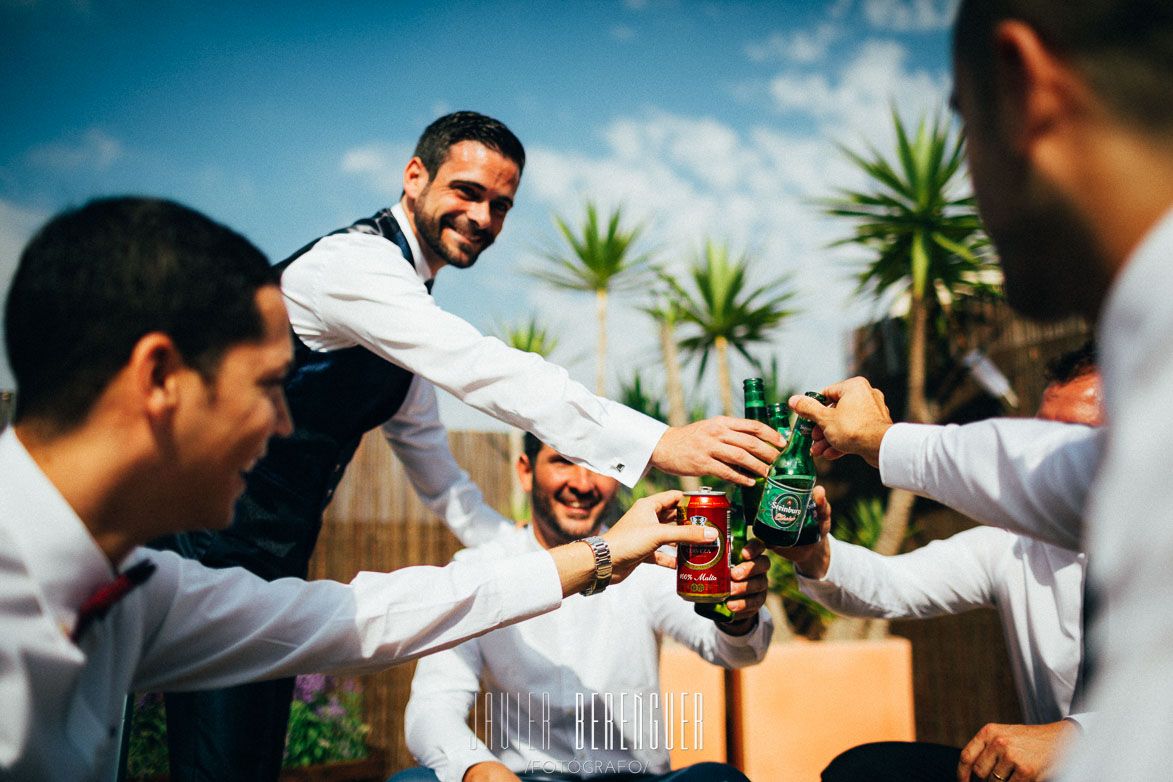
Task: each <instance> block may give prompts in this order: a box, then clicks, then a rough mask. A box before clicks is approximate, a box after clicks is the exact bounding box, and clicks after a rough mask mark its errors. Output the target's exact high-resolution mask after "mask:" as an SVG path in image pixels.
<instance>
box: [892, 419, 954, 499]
mask: <svg viewBox="0 0 1173 782" xmlns="http://www.w3.org/2000/svg"><path fill="white" fill-rule="evenodd" d="M940 428H941V427H939V426H931V425H927V424H906V423H901V424H893V425H892V426H890V427H889V428H888V431H887V432H885V433H884V439H883V440H881V441H880V480H881V481H883V483H884V485H885V486H887V487H888V488H890V489H907V490H909V491H912V492H919V491H921V489H922V487H923V485H924V471H923V470H922V469H921V467H922V466H923V464H924V459H923V458H922V457H923V456H924V454H925V449H926V448H927V445H926V444H927V442H928V439H929V438H930V437H931V436H932V435H933V433H934V432H936V431H940Z"/></svg>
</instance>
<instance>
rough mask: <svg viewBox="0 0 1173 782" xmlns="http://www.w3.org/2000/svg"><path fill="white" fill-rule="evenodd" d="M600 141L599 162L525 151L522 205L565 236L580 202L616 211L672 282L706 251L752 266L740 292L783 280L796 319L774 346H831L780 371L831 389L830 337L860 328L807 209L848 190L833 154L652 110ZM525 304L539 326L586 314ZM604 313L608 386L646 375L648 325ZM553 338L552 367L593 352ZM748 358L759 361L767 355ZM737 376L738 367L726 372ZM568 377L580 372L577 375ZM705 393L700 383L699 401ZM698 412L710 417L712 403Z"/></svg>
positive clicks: (609, 129)
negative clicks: (556, 353) (709, 244)
mask: <svg viewBox="0 0 1173 782" xmlns="http://www.w3.org/2000/svg"><path fill="white" fill-rule="evenodd" d="M601 135H602V137H603V139H604V142H605V151H604V152H603V153H602V154H599V155H593V156H592V155H585V154H583V153H581V152H577V151H564V150H558V149H552V148H549V147H533V148H531V150H530V155H529V158H528V159H529V163H528V164H527V166H526V177H527V181H526V188H527V190H526V198H527V200H529V199H536V200H537V201H538V202H539V210H540V209H541V208H547V209H549V210H551V211H554V212H557V213H559V214H561V215H562V216H563V217H564V218H566V219H568V220H569V221H570V222H571V224H572V225H577V224H578V221H579V220H580V219H581V204H582V203H583V202H584V201H585V200H587V199H590V200H593V201H595V202H596V203H598V204H599V206H600V208H601V209H603V210H610V209H611V208H613V207H615V206H622V207H623V209H624V215H625V219H626V220H629V221H630V222H631V223H636V222H642V223H644V224H645V225H646V232H645V235H644V238H643V243H644V246H645V247H654V248H656V251H657V254H656V257H657V260H659V261H661V262H663V263H666V265H667V266H668V267H669V269H670V270H671V271H672V272H674V273H676V274H678V275H682V274H683V273H684V271H685V270H686V269H687V267H688V265H689V262H690V260H691V259H692V258H693V257H694V255H695V253H696V252H697V251H698V250H699V249H700V248H701V247H702V246H703V243H704V241H705V240H706V239H712V240H714V241H716V242H720V243H725V244H727V245H728V246H729V248H730V250H731V251H732V252H733V253H735V254H739V253H742V252H747V253H749V254H750V255H751V256H752V257H753V258H755V259H756V261H757V263H756V265H755V266H753V267H751V284H752V285H759V284H762V283H764V282H766V281H768V280H770V279H773V278H775V277H777V276H779V275H782V274H787V273H790V274H793V275H794V279H795V284H796V287H797V288H798V296H797V297H796V299H795V300H794V302H793V303H794V306H795V307H798V308H801V309H803V310H804V313H803V314H802V315H800V316H796V317H795V318H794V319H793V321H792V322H791V323H790V324H789V325H788V326H787V327H786V328H785V330H784V332H782V333H780V334H779V336H778V340H777V344H778V345H804V344H805V345H820V346H823V345H828V341H831V342H833V344H832V345H831V346H830V348H829V349H822V348H820V350H818V351H815V353H813V354H810V355H807V354H806V353H803V354H802V359H801V360H798V359H796V358H795V357H794V356H793V351H788V350H780V351H779V353H778V356H779V360H780V363H781V365H782V366H784V367H787V366H788V367H789V370H788V371H789V373H790V377H791V378H792V382H795V383H796V384H799V385H804V386H808V385H809V386H810V387H814V386H816V385H818V384H820V383H823V384H825V383H829V382H833V381H835V380H839V379H841V374H842V373H843V372H845V371H846V359H845V356H844V353H843V351H842V350H841V349H840V348H842V346H843V345H845V344H846V338H845V337H843V336H842V335H841V334H839V333H838V332H840V331H842V330H844V329H847V328H850V327H852V326H854V325H856V324H857V323H858V322H859V321H860V319H861V317H860V316H859V315H858V314H856V313H855V311H854V310H849V308H848V306H847V300H848V297H849V293H850V291H851V289H852V283H851V281H850V280H849V279H848V277H849V271H850V270H849V269H848V268H847V267H845V266H844V265H843V264H842V256H843V253H842V252H841V251H838V250H836V251H830V250H828V249H827V245H828V244H829V243H830V241H832V240H833V239H834V238H837V237H838V236H839V235H841V234H842V232H843V228H842V226H840V225H837V224H835V223H833V222H832V221H831V220H830V219H829V218H826V217H823V216H822V215H821V214H820V213H819V211H818V206H817V204H815V203H813V199H814V198H817V197H825V196H831V195H833V194H834V191H833V189H832V183H834V184H835V185H842V184H844V181H843V178H844V177H847V178H849V179H848V182H847V184H852V183H853V182H854V180H853V179H850V178H851V177H855V176H857V174H855V172H854V171H853V170H852V169H851V167H850V163H848V162H840V159H841V158H842V155H840V154H839V153H838V152H837V150H835V148H834V146H833V144H832V143H830V142H829V141H826V140H822V139H819V138H815V137H810V136H796V135H791V134H788V133H785V132H782V131H780V130H778V129H775V128H768V127H762V126H757V127H751V128H749V129H738V128H734V127H731V126H730V125H727V124H725V123H723V122H720V121H718V120H716V119H713V118H708V117H688V116H681V115H677V114H670V113H667V112H662V111H655V110H650V111H648V112H646V113H645V114H644V115H641V116H629V117H624V118H621V119H617V120H614V121H612V122H611V123H610V124H609V125H607V126H606V127H605V128H603V130H602V131H601ZM530 297H531V301H530V307H531V308H532V310H533V311H537V312H539V313H541V316H542V318H543V319H544V320H545V321H546V322H554V319H555V318H557V317H558V316H559V315H560V316H561V317H562V318H565V314H566V312H567V311H570V308H575V309H576V310H577V311H583V309H582V308H583V307H584V306H589V305H586V304H584V303H583V302H582V301H581V300H575V301H571V300H567V299H563V298H562V297H558V298H557V299H555V298H553V297H551V296H550V292H549V290H548V289H547V288H544V287H542V286H536V289H535V290H534V291H532V292H531V293H530ZM612 301H613V303H612V310H611V312H612V315H611V325H610V332H611V334H612V335H616V336H614V337H613V338H612V344H611V345H610V350H611V359H610V360H609V362H608V363H609V365H610V366H611V368H612V370H611V371H612V376H613V377H614V376H616V375H618V376H619V377H628V376H630V370H631V368H632V367H636V366H639V367H647V368H648V369H653V368H654V365H655V362H657V361H658V360H659V350H658V346H657V343H656V336H655V333H654V327H653V325H652V323H651V321H650V320H649V319H648V318H647V316H646V315H644V314H643V313H641V312H639V311H638V310H637V309H636V306H635V305H636V302H634V301H632V300H630V299H628V300H620V299H613V300H612ZM619 335H622V336H619ZM559 336H560V338H561V339H562V346H561V347H560V352H561V351H562V349H563V348H564V349H565V350H566V353H562V355H563V356H566V355H590V354H591V353H592V352H593V344H594V333H593V329H581V328H580V329H576V330H571V331H570V332H565V331H559ZM756 352H757V353H758V354H759V355H761V356H762V357H763V358H765V359H766V360H768V357H769V353H768V351H765V350H762V349H758V350H757V351H756ZM617 368H625V369H624V370H623V371H619V370H618V369H617ZM743 370H747V368H746V367H744V366H740V365H738V367H737V368H735V370H734V371H735V372H736V371H743ZM579 371H580V372H581V371H590V370H589V368H588V367H586V366H585V365H584V366H583V367H582V368H580V369H579ZM689 371H690V372H695V368H694V369H692V370H689ZM712 385H713V380H712V378H711V377H709V378H706V379H705V380H704V381H703V383H702V390H705V389H708V388H710V387H712ZM613 387H617V386H613ZM713 399H715V395H714V396H713ZM710 411H711V412H716V407H715V402H713V401H711V402H710Z"/></svg>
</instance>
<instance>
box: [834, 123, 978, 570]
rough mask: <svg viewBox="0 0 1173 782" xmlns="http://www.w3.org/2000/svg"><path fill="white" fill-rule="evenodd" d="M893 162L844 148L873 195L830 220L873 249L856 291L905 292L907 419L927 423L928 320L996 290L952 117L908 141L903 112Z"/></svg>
mask: <svg viewBox="0 0 1173 782" xmlns="http://www.w3.org/2000/svg"><path fill="white" fill-rule="evenodd" d="M892 119H893V122H894V124H895V130H896V155H895V161H894V162H889V160H888V159H886V158H885V157H884V156H883V155H881V154H880V153H879V152H877V151H876V150H875V149H874V148H873V147H871V146H868V148H867V154H866V156H865V155H862V154H858V153H856V152H852V151H851V150H849V149H847V148H845V147H841V149H843V152H844V153H845V154H846V155H847V156H848V157H849V158H851V160H852V161H853V162H854V163H855V164H856V165H857V166H859V168H860V169H861V170H862V171H863V172H864V173H865V174H866V175H867V176H868V178H869V180H870V187H869V189H866V190H859V191H851V190H843V191H841V192H840V196H839V197H838V198H835V199H831V200H828V201H826V202H825V211H826V213H827V214H830V215H834V216H837V217H846V218H849V219H851V220H853V221H854V223H855V229H854V232H853V233H852V235H851V236H848V237H846V238H844V239H841V240H839V241H838V242H836V243H835V244H838V245H843V244H857V245H860V246H862V247H865V248H867V249H868V250H870V251H872V252H873V253H875V256H874V259H873V260H872V261H870V262H869V263H868V264H867V266H866V267H865V268H864V269H863V270H862V271H861V272H860V273H859V275H858V279H859V287H858V290H857V293H858V294H861V295H864V296H867V297H869V298H878V297H881V296H884V295H889V294H893V293H896V292H899V293H900V294H902V295H905V296H907V299H908V315H907V330H908V356H907V361H908V366H907V371H908V377H907V399H908V402H907V405H908V410H907V414H906V418H907V419H908V420H911V421H915V422H920V423H933V422H934V421H935V419H936V415H935V413H934V409H933V405H931V404H930V402H929V398H928V394H927V392H926V388H925V374H926V372H925V365H926V358H927V355H926V354H927V348H926V346H927V344H928V324H929V319H930V316H931V315H932V314H933V313H934V312H941V311H942V310H947V309H948V307H949V306H950V304H951V303H952V302H953V300H954V299H956V298H957V297H958V296H961V295H964V294H965V293H966V292H967V289H968V290H969V291H974V292H976V291H978V290H982V291H988V290H989V289H990V287H991V286H990V285H989V283H988V282H986V281H984V280H983V273H984V272H986V271H987V270H988V269H990V268H992V263H991V262H990V261H989V259H988V258H987V256H986V255H985V253H984V252H983V250H984V248H986V247H988V242H987V241H986V239H985V236H984V234H983V232H982V228H981V222H980V220H979V218H978V214H977V207H976V204H975V203H974V199H973V196H972V195H971V194H970V193H969V192H968V190H966V192H964V193H961V192H959V191H960V190H961V189H962V186H963V180H964V172H963V170H962V163H963V154H962V149H963V147H962V144H963V137H962V135H961V134H960V133H954V132H953V131H952V129H951V127H950V124H949V122H948V118H947V117H946V116H941V115H938V117H937V118H936V119H935V120H934V121H933V122H932V123H931V125H930V124H929V123H927V122H926V121H925V120H924V119H923V118H922V119H921V121H920V124H919V126H918V127H917V131H916V136H915V137H910V136H909V134H908V132H907V131H906V129H905V127H904V124H903V122H901V120H900V117H899V115H897V114H896V112H895V110H893V112H892ZM912 502H913V497H912V495H911V494H909V493H907V492H901V491H899V490H894V491H893V492H892V493H891V494H890V495H889V501H888V506H887V511H886V514H885V525H884V532H883V534H882V535H881V538H880V541H879V542H878V543H877V546H876V549H877V550H878V551H881V553H896V551H897V549H898V548H899V546H900V544H901V542H902V541H903V539H904V534H905V530H906V529H907V525H908V518H909V516H910V515H911V512H912Z"/></svg>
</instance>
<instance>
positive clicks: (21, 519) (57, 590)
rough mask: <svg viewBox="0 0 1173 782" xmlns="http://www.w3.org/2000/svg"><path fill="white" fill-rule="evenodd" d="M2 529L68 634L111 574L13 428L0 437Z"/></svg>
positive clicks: (66, 504) (103, 559)
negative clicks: (78, 615)
mask: <svg viewBox="0 0 1173 782" xmlns="http://www.w3.org/2000/svg"><path fill="white" fill-rule="evenodd" d="M0 525H2V526H3V527H4V528H5V529H6V531H7V533H8V538H9V539H10V540H12V541H13V542H14V543H15V546H16V549H17V551H16V552H15V553H16V555H17V556H18V557H19V558H20V560H21V561H22V562H23V563H24V566H25V568H26V569H27V571H28V575H29V577H30V578H31V579H32V580H33V581H34V582H35V583H36V584H37V585H38V586H39V588H40V590H41V592H42V594H43V596H44V599H45V602H46V607H47V608H48V609H49V610H50V611H52V612H53V615H54V618H55V619H56V620H57V622H58V624H60V625H61V626H62V627H63V628H64V629H65V630H66V632H69V631H70V630H72V629H73V625H74V623H75V622H76V621H77V613H78V609H79V608H80V607H81V604H82V602H84V601H85V599H86V598H87V597H89V595H90V594H92V593H93V591H94V590H95V589H97V588H98V587H99V586H101V585H102V584H105V583H107V582H108V581H109V580H110V579H111V578H112V577H113V576H114V570H113V568H111V566H110V562H109V560H107V559H106V555H105V554H103V553H102V550H101V549H100V548H98V544H97V542H96V541H95V540H94V539H93V537H92V536H91V535H90V533H89V530H88V529H87V528H86V526H85V524H84V523H82V520H81V519H80V518H79V517H78V515H77V514H76V513H75V512H74V510H73V508H72V507H70V505H69V503H68V502H66V500H65V498H64V497H62V496H61V493H60V492H59V491H58V490H57V487H56V486H54V485H53V483H52V482H51V481H50V480H49V479H48V477H46V476H45V474H44V473H43V472H41V469H40V468H39V467H38V466H37V463H36V462H35V461H33V458H32V456H30V455H29V452H28V451H27V450H25V447H24V445H23V444H22V443H21V442H20V440H19V439H18V438H17V436H16V433H15V432H14V431H13V430H12V428H11V427H9V429H8V430H7V431H5V432H4V434H3V435H0Z"/></svg>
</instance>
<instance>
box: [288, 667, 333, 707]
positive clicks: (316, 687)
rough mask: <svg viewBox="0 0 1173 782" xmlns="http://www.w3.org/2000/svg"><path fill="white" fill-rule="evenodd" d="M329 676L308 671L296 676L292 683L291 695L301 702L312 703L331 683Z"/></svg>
mask: <svg viewBox="0 0 1173 782" xmlns="http://www.w3.org/2000/svg"><path fill="white" fill-rule="evenodd" d="M330 679H331V677H329V676H327V675H326V674H324V673H309V674H305V675H302V676H298V677H297V681H296V682H294V685H293V697H295V698H297V699H298V700H299V701H301V702H302V703H313V701H314V699H315V698H317V697H318V696H319V695H321V694H322V693H323V692H325V691H326V689H327V688H328V687H329V686H330V685H331V684H332V682H331V681H330Z"/></svg>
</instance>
